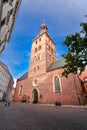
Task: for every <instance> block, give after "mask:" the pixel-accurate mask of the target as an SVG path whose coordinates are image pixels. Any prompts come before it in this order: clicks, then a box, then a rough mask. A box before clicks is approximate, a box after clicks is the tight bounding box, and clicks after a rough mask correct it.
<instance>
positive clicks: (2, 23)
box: [1, 18, 6, 27]
mask: <svg viewBox="0 0 87 130" xmlns="http://www.w3.org/2000/svg"><path fill="white" fill-rule="evenodd" d="M5 19H6V18H4V19H3V20H2V21H1V27H2V26H3V25H4V24H5Z"/></svg>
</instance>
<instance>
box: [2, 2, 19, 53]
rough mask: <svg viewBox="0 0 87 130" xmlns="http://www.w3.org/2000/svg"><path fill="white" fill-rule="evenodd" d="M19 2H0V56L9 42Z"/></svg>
mask: <svg viewBox="0 0 87 130" xmlns="http://www.w3.org/2000/svg"><path fill="white" fill-rule="evenodd" d="M20 3H21V0H0V54H1V53H2V51H3V50H4V48H5V45H6V43H8V42H9V40H10V37H11V34H12V30H13V26H14V23H15V20H16V17H17V13H18V9H19V6H20Z"/></svg>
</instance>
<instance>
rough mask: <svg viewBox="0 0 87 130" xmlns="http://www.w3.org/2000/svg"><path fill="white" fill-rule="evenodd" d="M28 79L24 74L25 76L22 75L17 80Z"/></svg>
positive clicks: (26, 74)
mask: <svg viewBox="0 0 87 130" xmlns="http://www.w3.org/2000/svg"><path fill="white" fill-rule="evenodd" d="M27 77H28V72H26V73H25V74H23V75H22V76H21V77H20V78H18V79H17V80H18V81H19V80H23V79H26V78H27Z"/></svg>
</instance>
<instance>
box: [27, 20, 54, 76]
mask: <svg viewBox="0 0 87 130" xmlns="http://www.w3.org/2000/svg"><path fill="white" fill-rule="evenodd" d="M55 61H56V51H55V45H54V42H53V41H52V39H51V38H50V36H49V34H48V28H47V26H46V24H44V23H43V24H42V25H41V27H40V33H39V34H38V35H37V36H36V37H35V39H34V40H33V42H32V49H31V57H30V69H29V73H28V77H29V78H30V77H35V76H37V75H40V74H44V73H46V71H47V68H48V67H49V66H50V65H51V64H52V63H53V62H55Z"/></svg>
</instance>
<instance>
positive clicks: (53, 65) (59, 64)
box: [47, 59, 65, 71]
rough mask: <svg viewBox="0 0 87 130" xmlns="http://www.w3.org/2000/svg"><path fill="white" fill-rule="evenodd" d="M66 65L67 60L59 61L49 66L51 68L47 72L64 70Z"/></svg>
mask: <svg viewBox="0 0 87 130" xmlns="http://www.w3.org/2000/svg"><path fill="white" fill-rule="evenodd" d="M64 65H65V60H64V59H62V60H58V61H56V62H54V63H52V64H51V65H50V66H49V68H48V69H47V71H52V70H55V69H58V68H62V67H63V66H64Z"/></svg>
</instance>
